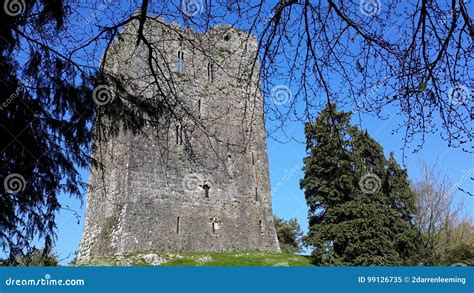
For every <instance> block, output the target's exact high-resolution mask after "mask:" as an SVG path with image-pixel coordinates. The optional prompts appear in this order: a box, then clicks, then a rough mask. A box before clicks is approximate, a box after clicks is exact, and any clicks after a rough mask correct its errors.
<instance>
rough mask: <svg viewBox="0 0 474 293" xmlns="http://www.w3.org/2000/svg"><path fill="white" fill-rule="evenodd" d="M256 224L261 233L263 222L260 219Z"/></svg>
mask: <svg viewBox="0 0 474 293" xmlns="http://www.w3.org/2000/svg"><path fill="white" fill-rule="evenodd" d="M258 226H259V228H260V233H263V222H262V220H260V221H258Z"/></svg>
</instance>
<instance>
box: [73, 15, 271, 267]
mask: <svg viewBox="0 0 474 293" xmlns="http://www.w3.org/2000/svg"><path fill="white" fill-rule="evenodd" d="M136 30H137V24H136V23H132V24H130V25H128V27H126V28H125V29H124V31H123V32H122V33H121V37H120V39H119V40H117V41H115V42H114V44H113V45H112V46H111V48H110V52H109V54H108V55H107V56H108V57H107V60H105V67H106V68H107V70H109V71H113V72H115V73H122V74H126V75H127V76H129V78H130V80H132V82H130V87H132V86H133V90H134V91H140V92H143V95H144V96H145V97H148V98H152V97H153V91H156V90H157V89H156V88H154V87H148V86H147V84H148V82H147V81H148V80H151V79H153V78H156V77H153V76H151V75H150V73H149V72H148V71H147V70H146V68H148V67H147V62H149V60H150V59H149V55H147V50H146V48H145V47H144V46H146V44H143V42H141V44H140V45H139V46H138V47H136V33H135V34H134V33H133V32H136ZM127 32H129V35H127ZM144 34H146V36H147V38H148V39H151V40H153V42H152V46H154V47H156V48H158V49H159V50H158V51H159V52H160V53H159V54H157V56H156V60H159V61H160V62H162V63H161V65H162V68H168V69H169V73H165V74H163V80H162V82H163V84H166V86H163V88H162V89H160V90H161V91H167V90H170V88H175V89H176V91H175V93H177V94H176V95H177V96H179V97H177V98H180V99H176V100H175V101H180V100H184V101H185V105H183V106H182V109H184V110H185V111H187V112H189V113H191V114H192V115H191V116H189V115H188V116H189V117H192V118H189V117H188V118H186V119H182V120H179V121H174V120H173V119H169V120H167V121H166V122H165V124H164V125H165V126H164V127H162V129H161V128H160V129H150V127H148V126H145V127H144V128H145V129H144V131H143V133H139V134H137V133H135V134H133V133H131V132H129V131H121V132H120V133H119V134H118V136H117V137H116V138H114V139H113V140H111V141H107V142H106V143H103V144H102V145H99V146H98V147H96V148H95V149H94V152H93V156H94V157H96V158H99V156H100V161H101V162H102V164H103V166H104V168H103V169H100V168H95V167H92V166H91V170H90V178H89V183H90V189H89V191H88V195H87V207H86V218H85V223H84V232H83V236H82V240H81V244H80V250H79V253H78V259H77V260H78V263H83V264H87V263H90V262H91V261H92V260H93V259H96V258H101V257H111V256H117V255H126V254H127V253H131V252H136V251H147V250H157V251H201V252H202V251H206V252H217V251H245V250H260V251H271V252H277V251H280V250H279V245H278V240H277V237H276V232H275V227H274V222H273V214H272V198H271V190H270V179H269V171H268V159H267V144H266V133H265V127H264V118H263V98H262V93H261V90H260V86H259V68H258V58H257V54H258V52H257V40H256V38H255V37H254V36H253V35H250V34H248V33H247V32H244V31H241V30H238V29H235V28H233V27H232V26H228V25H223V26H217V27H215V28H213V29H211V30H209V31H208V32H205V33H197V32H195V31H193V30H191V29H189V28H186V29H184V28H181V27H180V26H179V25H178V24H175V23H170V24H167V23H165V22H164V21H163V20H162V19H160V18H157V19H156V21H147V23H146V26H145V29H144ZM128 36H130V37H128ZM170 80H172V81H173V83H172V85H170ZM176 105H179V103H178V102H176ZM184 110H182V111H181V110H180V112H185V111H184ZM189 113H188V114H189ZM156 132H159V133H160V134H161V135H160V136H157V135H154V133H156ZM158 137H159V138H158ZM96 144H97V142H96ZM165 150H166V151H165Z"/></svg>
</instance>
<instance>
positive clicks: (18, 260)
mask: <svg viewBox="0 0 474 293" xmlns="http://www.w3.org/2000/svg"><path fill="white" fill-rule="evenodd" d="M4 263H5V264H7V265H9V266H22V267H32V266H37V267H55V266H58V258H57V256H56V255H54V254H52V253H51V251H50V250H46V249H37V248H33V249H32V250H31V251H29V252H28V253H27V254H25V255H19V256H14V257H13V258H12V259H8V260H5V261H4Z"/></svg>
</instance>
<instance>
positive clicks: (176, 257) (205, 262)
mask: <svg viewBox="0 0 474 293" xmlns="http://www.w3.org/2000/svg"><path fill="white" fill-rule="evenodd" d="M91 265H94V266H311V265H312V264H311V261H310V259H309V258H308V257H307V256H303V255H297V254H287V253H270V252H259V251H245V252H180V253H169V252H158V251H147V252H140V253H133V254H129V255H125V256H121V257H116V258H103V259H97V260H95V261H94V262H93V263H91Z"/></svg>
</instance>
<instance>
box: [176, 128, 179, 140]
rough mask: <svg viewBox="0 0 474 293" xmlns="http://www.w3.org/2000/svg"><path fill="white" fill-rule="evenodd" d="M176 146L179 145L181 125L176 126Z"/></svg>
mask: <svg viewBox="0 0 474 293" xmlns="http://www.w3.org/2000/svg"><path fill="white" fill-rule="evenodd" d="M176 144H179V125H176Z"/></svg>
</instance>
